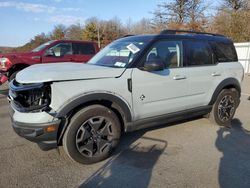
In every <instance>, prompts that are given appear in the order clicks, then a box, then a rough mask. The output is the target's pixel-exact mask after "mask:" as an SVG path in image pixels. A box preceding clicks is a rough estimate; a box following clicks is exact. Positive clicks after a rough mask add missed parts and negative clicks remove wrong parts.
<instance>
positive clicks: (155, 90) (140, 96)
mask: <svg viewBox="0 0 250 188" xmlns="http://www.w3.org/2000/svg"><path fill="white" fill-rule="evenodd" d="M159 60H160V61H161V62H162V63H164V65H165V69H164V70H161V71H153V72H149V71H146V70H141V69H138V68H134V69H133V71H132V85H133V87H132V88H133V90H132V92H133V109H134V117H135V120H138V119H144V118H149V117H154V116H158V115H165V114H168V113H172V112H177V111H182V110H185V109H186V104H185V103H186V96H187V89H188V88H187V77H186V68H184V67H183V48H182V42H181V41H162V40H161V41H159V42H156V43H155V44H154V45H153V46H152V48H151V49H150V50H149V52H148V53H147V54H146V55H145V57H144V58H143V61H144V62H145V63H144V64H148V63H155V62H159Z"/></svg>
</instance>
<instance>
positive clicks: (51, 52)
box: [45, 48, 55, 56]
mask: <svg viewBox="0 0 250 188" xmlns="http://www.w3.org/2000/svg"><path fill="white" fill-rule="evenodd" d="M45 56H55V53H54V50H53V49H51V48H50V49H48V50H47V51H46V52H45Z"/></svg>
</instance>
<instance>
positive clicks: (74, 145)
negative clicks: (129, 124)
mask: <svg viewBox="0 0 250 188" xmlns="http://www.w3.org/2000/svg"><path fill="white" fill-rule="evenodd" d="M120 135H121V126H120V121H119V119H118V118H117V116H116V114H115V113H114V112H113V111H112V110H110V109H109V108H107V107H104V106H102V105H92V106H88V107H86V108H84V109H82V110H80V111H79V112H77V113H76V114H75V115H74V116H73V117H72V119H71V121H70V124H69V126H68V128H67V130H66V132H65V134H64V137H63V147H64V150H65V151H66V153H67V154H68V156H69V157H70V158H71V159H73V160H75V161H77V162H79V163H83V164H90V163H95V162H99V161H101V160H104V159H106V158H107V157H108V156H109V155H110V154H111V152H112V151H113V149H114V148H115V147H116V146H117V145H118V142H119V139H120Z"/></svg>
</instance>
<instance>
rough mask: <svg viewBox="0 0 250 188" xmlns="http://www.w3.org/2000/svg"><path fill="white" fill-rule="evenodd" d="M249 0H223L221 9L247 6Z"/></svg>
mask: <svg viewBox="0 0 250 188" xmlns="http://www.w3.org/2000/svg"><path fill="white" fill-rule="evenodd" d="M248 6H249V0H223V4H222V7H221V9H224V10H225V9H228V10H233V11H238V10H242V9H247V8H249V7H248Z"/></svg>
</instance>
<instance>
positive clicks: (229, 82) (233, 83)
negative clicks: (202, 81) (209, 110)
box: [209, 78, 241, 105]
mask: <svg viewBox="0 0 250 188" xmlns="http://www.w3.org/2000/svg"><path fill="white" fill-rule="evenodd" d="M231 87H232V88H235V89H236V90H237V91H238V92H239V95H241V87H240V83H239V81H238V80H237V79H235V78H227V79H225V80H223V81H222V82H221V83H220V84H219V85H218V86H217V88H216V89H215V91H214V93H213V96H212V98H211V100H210V102H209V105H213V104H214V103H215V101H216V99H217V96H218V95H219V94H220V92H221V91H222V90H223V89H224V88H231Z"/></svg>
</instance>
